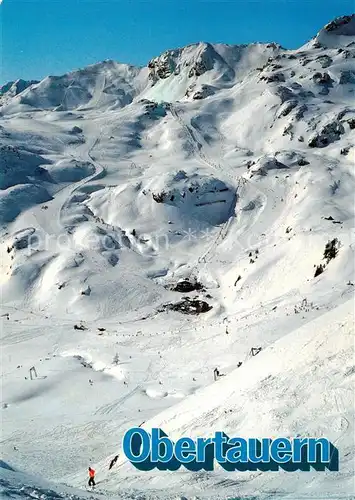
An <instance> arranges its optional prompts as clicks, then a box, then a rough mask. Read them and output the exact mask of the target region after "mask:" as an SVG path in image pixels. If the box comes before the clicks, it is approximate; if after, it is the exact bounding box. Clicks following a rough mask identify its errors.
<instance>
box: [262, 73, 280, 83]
mask: <svg viewBox="0 0 355 500" xmlns="http://www.w3.org/2000/svg"><path fill="white" fill-rule="evenodd" d="M260 80H265V81H266V83H274V82H276V83H277V82H284V81H285V75H284V74H283V73H271V74H269V75H262V76H261V77H260Z"/></svg>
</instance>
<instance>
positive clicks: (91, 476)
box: [88, 467, 96, 486]
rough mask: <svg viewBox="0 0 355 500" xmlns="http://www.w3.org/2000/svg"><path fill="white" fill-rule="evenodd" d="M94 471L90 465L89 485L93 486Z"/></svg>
mask: <svg viewBox="0 0 355 500" xmlns="http://www.w3.org/2000/svg"><path fill="white" fill-rule="evenodd" d="M95 484H96V483H95V471H94V469H92V468H91V467H89V482H88V485H89V486H95Z"/></svg>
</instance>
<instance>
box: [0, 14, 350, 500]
mask: <svg viewBox="0 0 355 500" xmlns="http://www.w3.org/2000/svg"><path fill="white" fill-rule="evenodd" d="M354 97H355V18H354V16H345V17H343V18H338V19H336V20H334V21H332V22H330V23H329V24H328V25H326V26H325V27H324V28H323V29H322V30H321V31H320V32H319V33H318V34H317V35H316V36H315V37H314V38H313V39H312V40H310V41H309V42H308V43H307V44H306V45H304V46H303V47H301V48H300V49H298V50H286V49H284V48H282V47H280V46H279V45H277V44H261V43H256V44H251V45H247V46H232V45H223V44H214V45H213V44H209V43H198V44H193V45H189V46H187V47H183V48H179V49H173V50H168V51H166V52H164V53H163V54H161V55H160V56H158V57H155V58H153V59H151V61H150V62H149V63H148V65H147V67H144V68H136V67H133V66H129V65H127V64H120V63H116V62H114V61H104V62H101V63H98V64H95V65H92V66H89V67H87V68H84V69H79V70H76V71H74V72H71V73H68V74H66V75H63V76H48V77H47V78H45V79H44V80H42V81H41V82H35V81H31V82H26V81H24V80H17V81H16V82H9V84H6V85H4V86H2V87H1V88H0V293H1V305H0V316H1V318H0V321H1V327H0V330H1V333H2V345H3V350H2V351H3V352H2V407H1V412H2V414H1V419H2V431H3V432H2V451H3V454H2V459H3V461H2V462H1V463H0V471H1V474H0V492H1V493H3V494H4V495H7V496H8V497H9V498H47V499H50V500H52V499H54V498H71V499H72V500H74V499H76V500H82V499H84V498H95V499H98V498H108V499H109V498H112V499H113V500H114V499H119V498H120V499H123V498H125V499H127V498H132V499H138V498H142V499H143V498H146V499H153V498H157V499H169V498H180V497H181V498H182V497H186V498H189V499H191V498H211V499H212V498H213V499H218V498H225V499H230V500H231V499H233V498H236V497H239V496H242V495H254V498H257V499H259V498H260V499H261V498H271V497H272V495H276V494H277V495H279V496H281V498H283V497H284V498H286V497H287V498H296V497H297V498H312V497H316V495H321V496H322V498H330V497H332V498H335V496H334V495H339V496H338V497H337V498H353V497H352V495H353V494H354V485H353V479H352V478H353V473H354V468H353V463H354V461H353V460H354V438H353V419H354V397H353V392H352V388H353V384H354V373H355V368H354V344H353V336H352V334H353V321H354V309H353V301H352V299H353V293H354V267H353V266H354V239H353V229H354V187H355V182H354V160H355V148H354V140H355V106H354ZM253 348H254V349H256V352H257V355H255V356H252V353H254V352H255V351H253V350H252V349H253ZM31 367H34V368H35V370H36V375H35V376H34V378H33V380H32V379H31V378H30V373H29V370H30V368H31ZM216 367H218V369H219V371H220V372H221V373H222V374H223V375H224V377H222V378H221V379H220V380H217V381H216V382H214V380H213V370H214V368H216ZM143 422H145V423H144V424H143V427H144V428H146V429H147V430H149V428H151V427H152V426H154V425H158V426H161V427H162V428H163V429H164V430H165V431H166V432H167V433H168V434H169V435H171V436H172V437H173V438H178V437H180V436H182V435H190V436H192V437H197V436H198V435H202V436H209V435H210V434H211V433H213V432H214V431H215V430H225V431H226V432H228V433H229V434H230V435H241V436H244V437H249V436H253V437H258V436H260V437H262V436H281V435H282V436H296V435H302V436H325V437H328V438H329V439H331V441H332V442H333V443H334V445H335V446H337V447H338V448H339V454H340V464H341V466H340V470H339V472H337V473H330V472H329V473H319V472H318V473H306V474H305V473H302V474H301V473H293V474H290V473H289V474H288V475H287V476H285V473H266V472H255V473H241V472H238V473H236V472H233V473H227V472H225V471H223V470H222V469H218V468H216V469H215V471H214V472H213V473H208V474H207V473H202V472H199V473H188V472H187V471H185V472H183V471H182V469H180V470H179V471H177V472H174V473H166V472H165V473H163V472H157V471H153V472H149V473H148V472H146V473H143V472H138V471H137V470H136V469H134V467H133V466H132V465H130V464H128V463H127V462H126V461H125V459H124V457H123V456H122V454H121V439H122V436H123V434H124V432H125V431H126V430H127V429H128V428H129V427H131V426H133V425H134V426H135V425H138V424H142V423H143ZM117 453H120V454H121V455H120V458H119V460H118V463H117V465H116V466H115V467H114V468H112V470H111V471H110V472H108V470H107V468H108V463H109V462H110V460H111V459H112V457H113V456H114V455H117ZM89 465H92V466H94V468H95V469H96V470H97V480H98V488H97V490H96V492H95V493H90V494H89V493H87V492H86V491H85V484H86V480H87V479H86V476H87V467H88V466H89ZM100 481H101V482H102V484H101V485H100ZM63 485H65V486H63ZM1 488H2V489H1ZM26 495H27V496H26ZM31 495H32V496H31ZM41 495H42V497H41ZM318 498H319V496H318Z"/></svg>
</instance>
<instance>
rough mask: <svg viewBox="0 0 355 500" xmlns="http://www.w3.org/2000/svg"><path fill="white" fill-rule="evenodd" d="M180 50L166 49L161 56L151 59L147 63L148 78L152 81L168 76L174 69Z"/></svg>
mask: <svg viewBox="0 0 355 500" xmlns="http://www.w3.org/2000/svg"><path fill="white" fill-rule="evenodd" d="M180 53H181V50H179V49H177V50H168V51H166V52H164V53H163V54H162V55H161V56H159V57H156V58H154V59H151V60H150V61H149V63H148V68H149V70H150V71H149V78H150V79H151V80H153V81H154V82H155V81H157V80H159V79H164V78H168V77H169V76H170V75H172V74H173V73H174V72H175V70H176V59H177V57H178V56H179V55H180Z"/></svg>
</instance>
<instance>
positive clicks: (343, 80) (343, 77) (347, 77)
mask: <svg viewBox="0 0 355 500" xmlns="http://www.w3.org/2000/svg"><path fill="white" fill-rule="evenodd" d="M339 83H340V85H344V84H347V83H352V84H354V83H355V71H353V70H346V71H341V73H340V78H339Z"/></svg>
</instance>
